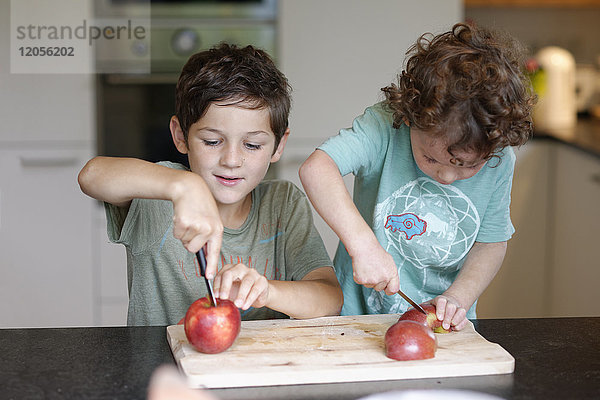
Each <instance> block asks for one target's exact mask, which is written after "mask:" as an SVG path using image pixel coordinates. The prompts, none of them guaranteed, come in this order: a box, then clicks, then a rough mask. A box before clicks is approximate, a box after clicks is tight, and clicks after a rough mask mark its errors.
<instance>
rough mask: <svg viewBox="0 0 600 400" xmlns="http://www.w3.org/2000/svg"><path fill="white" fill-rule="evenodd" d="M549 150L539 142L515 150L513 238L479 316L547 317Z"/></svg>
mask: <svg viewBox="0 0 600 400" xmlns="http://www.w3.org/2000/svg"><path fill="white" fill-rule="evenodd" d="M552 146H553V143H551V142H549V141H546V140H541V141H530V142H529V143H527V144H526V145H524V146H522V147H520V148H515V153H516V155H517V162H516V165H515V173H514V177H513V187H512V198H511V219H512V223H513V225H514V226H515V234H514V235H513V237H512V239H510V240H509V241H508V249H507V252H506V257H505V259H504V263H503V264H502V268H500V271H499V272H498V274H497V275H496V277H495V278H494V280H493V281H492V283H491V284H490V285H489V286H488V288H487V289H486V290H485V292H484V293H483V294H482V295H481V297H480V298H479V301H478V305H477V316H478V317H479V318H497V317H498V318H500V317H516V316H518V317H539V316H542V315H547V310H546V309H545V307H546V302H547V298H546V295H545V293H546V291H547V287H548V283H547V282H546V280H547V278H548V276H549V275H548V273H547V270H548V268H547V266H548V263H549V256H548V253H547V243H548V240H549V234H548V229H549V226H550V225H551V224H550V221H549V219H548V215H549V207H550V205H551V201H550V199H551V197H552V196H551V188H552V185H551V182H550V176H551V173H550V169H551V168H550V166H551V160H550V152H551V148H552Z"/></svg>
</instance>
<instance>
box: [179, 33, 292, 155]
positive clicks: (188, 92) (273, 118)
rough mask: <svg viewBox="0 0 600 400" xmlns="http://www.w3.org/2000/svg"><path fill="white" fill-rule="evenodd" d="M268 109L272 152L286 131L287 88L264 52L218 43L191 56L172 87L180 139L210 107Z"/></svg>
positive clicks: (288, 107)
mask: <svg viewBox="0 0 600 400" xmlns="http://www.w3.org/2000/svg"><path fill="white" fill-rule="evenodd" d="M215 102H219V103H225V104H227V105H238V106H240V107H245V108H249V109H263V108H267V109H268V110H269V116H270V126H271V129H272V131H273V133H275V149H277V146H278V145H279V141H280V140H281V137H282V136H283V134H284V133H285V131H286V129H287V127H288V117H289V113H290V107H291V87H290V85H289V83H288V80H287V78H286V77H285V76H284V75H283V73H281V72H280V71H279V69H277V67H276V66H275V63H274V62H273V60H272V59H271V58H270V57H269V55H268V54H267V53H266V52H265V51H263V50H259V49H256V48H254V47H253V46H246V47H243V48H238V47H237V46H235V45H230V44H226V43H220V44H219V45H217V46H215V47H213V48H211V49H209V50H206V51H202V52H199V53H196V54H194V55H192V56H191V57H190V59H189V60H188V61H187V63H186V64H185V65H184V67H183V69H182V71H181V75H180V76H179V80H178V82H177V86H176V92H175V115H176V116H177V119H178V120H179V124H180V126H181V128H182V130H183V133H184V136H185V140H186V141H187V138H188V131H189V128H190V126H191V125H192V124H194V123H195V122H197V121H198V120H199V119H200V118H202V116H204V114H205V113H206V111H207V110H208V108H209V106H210V105H211V104H212V103H215Z"/></svg>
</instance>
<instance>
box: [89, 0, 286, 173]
mask: <svg viewBox="0 0 600 400" xmlns="http://www.w3.org/2000/svg"><path fill="white" fill-rule="evenodd" d="M147 7H150V12H149V15H150V33H151V34H150V36H149V40H148V41H147V42H140V43H137V44H134V45H132V46H130V48H127V49H120V51H131V52H142V53H143V52H145V51H150V72H149V73H137V72H135V69H134V70H133V71H131V72H118V73H100V74H98V75H97V85H96V90H97V127H98V136H97V146H98V149H97V151H98V154H100V155H109V156H129V157H138V158H143V159H146V160H148V161H159V160H171V161H178V162H182V163H184V164H187V160H186V159H185V157H184V156H182V155H181V154H179V153H178V152H177V150H176V149H175V146H174V145H173V143H172V141H171V135H170V132H169V119H170V117H171V116H172V115H173V114H174V109H175V84H176V82H177V78H178V76H179V73H180V71H181V67H182V66H183V64H184V63H185V62H186V61H187V59H188V58H189V56H190V55H191V54H193V53H195V52H197V51H199V50H203V49H208V48H210V47H212V46H213V45H215V44H218V43H219V42H221V41H227V42H229V43H235V44H238V45H246V44H252V45H254V46H257V47H259V48H262V49H264V50H266V51H267V52H268V53H269V54H270V55H271V56H272V57H273V58H274V59H275V60H276V59H277V54H276V15H277V4H276V0H224V1H218V0H205V1H201V0H177V1H167V0H99V1H98V2H97V6H96V9H95V12H96V15H97V16H100V17H106V16H108V17H110V16H111V15H119V16H121V17H122V16H127V15H131V16H139V15H141V14H143V12H147V11H148V9H147ZM104 58H105V59H106V58H107V57H104ZM108 59H110V57H108Z"/></svg>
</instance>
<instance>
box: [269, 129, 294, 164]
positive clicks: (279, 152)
mask: <svg viewBox="0 0 600 400" xmlns="http://www.w3.org/2000/svg"><path fill="white" fill-rule="evenodd" d="M288 136H290V128H287V129H286V130H285V133H284V134H283V136H282V137H281V140H280V141H279V145H278V146H277V150H275V153H273V155H272V156H271V162H272V163H274V162H277V161H279V159H280V158H281V155H282V154H283V149H284V148H285V144H286V142H287V139H288Z"/></svg>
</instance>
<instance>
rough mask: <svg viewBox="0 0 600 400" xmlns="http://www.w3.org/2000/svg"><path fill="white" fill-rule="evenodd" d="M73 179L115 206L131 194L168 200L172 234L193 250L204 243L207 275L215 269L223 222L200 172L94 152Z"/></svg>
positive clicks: (124, 203) (123, 204)
mask: <svg viewBox="0 0 600 400" xmlns="http://www.w3.org/2000/svg"><path fill="white" fill-rule="evenodd" d="M78 181H79V186H80V187H81V190H82V191H83V192H84V193H85V194H87V195H88V196H90V197H93V198H95V199H98V200H101V201H104V202H107V203H111V204H114V205H115V206H118V207H129V205H130V204H131V201H132V200H133V199H135V198H143V199H159V200H169V201H171V202H172V203H173V236H174V237H175V238H177V239H179V240H181V242H182V243H183V245H184V246H185V248H186V249H187V250H188V251H190V252H193V253H195V252H197V251H198V250H200V249H201V248H202V246H203V245H204V244H205V243H206V244H207V250H208V251H207V276H208V277H209V278H212V276H214V275H215V274H216V271H217V262H218V258H219V252H220V249H221V238H222V235H223V224H222V223H221V219H220V217H219V211H218V209H217V206H216V203H215V200H214V198H213V196H212V194H211V193H210V190H209V189H208V187H207V186H206V183H205V182H204V180H203V179H202V178H201V177H200V176H198V175H197V174H194V173H193V172H190V171H183V170H176V169H173V168H168V167H165V166H162V165H158V164H154V163H151V162H147V161H144V160H139V159H134V158H116V157H95V158H93V159H91V160H90V161H88V163H87V164H86V165H85V166H84V167H83V169H82V170H81V171H80V173H79V177H78Z"/></svg>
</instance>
